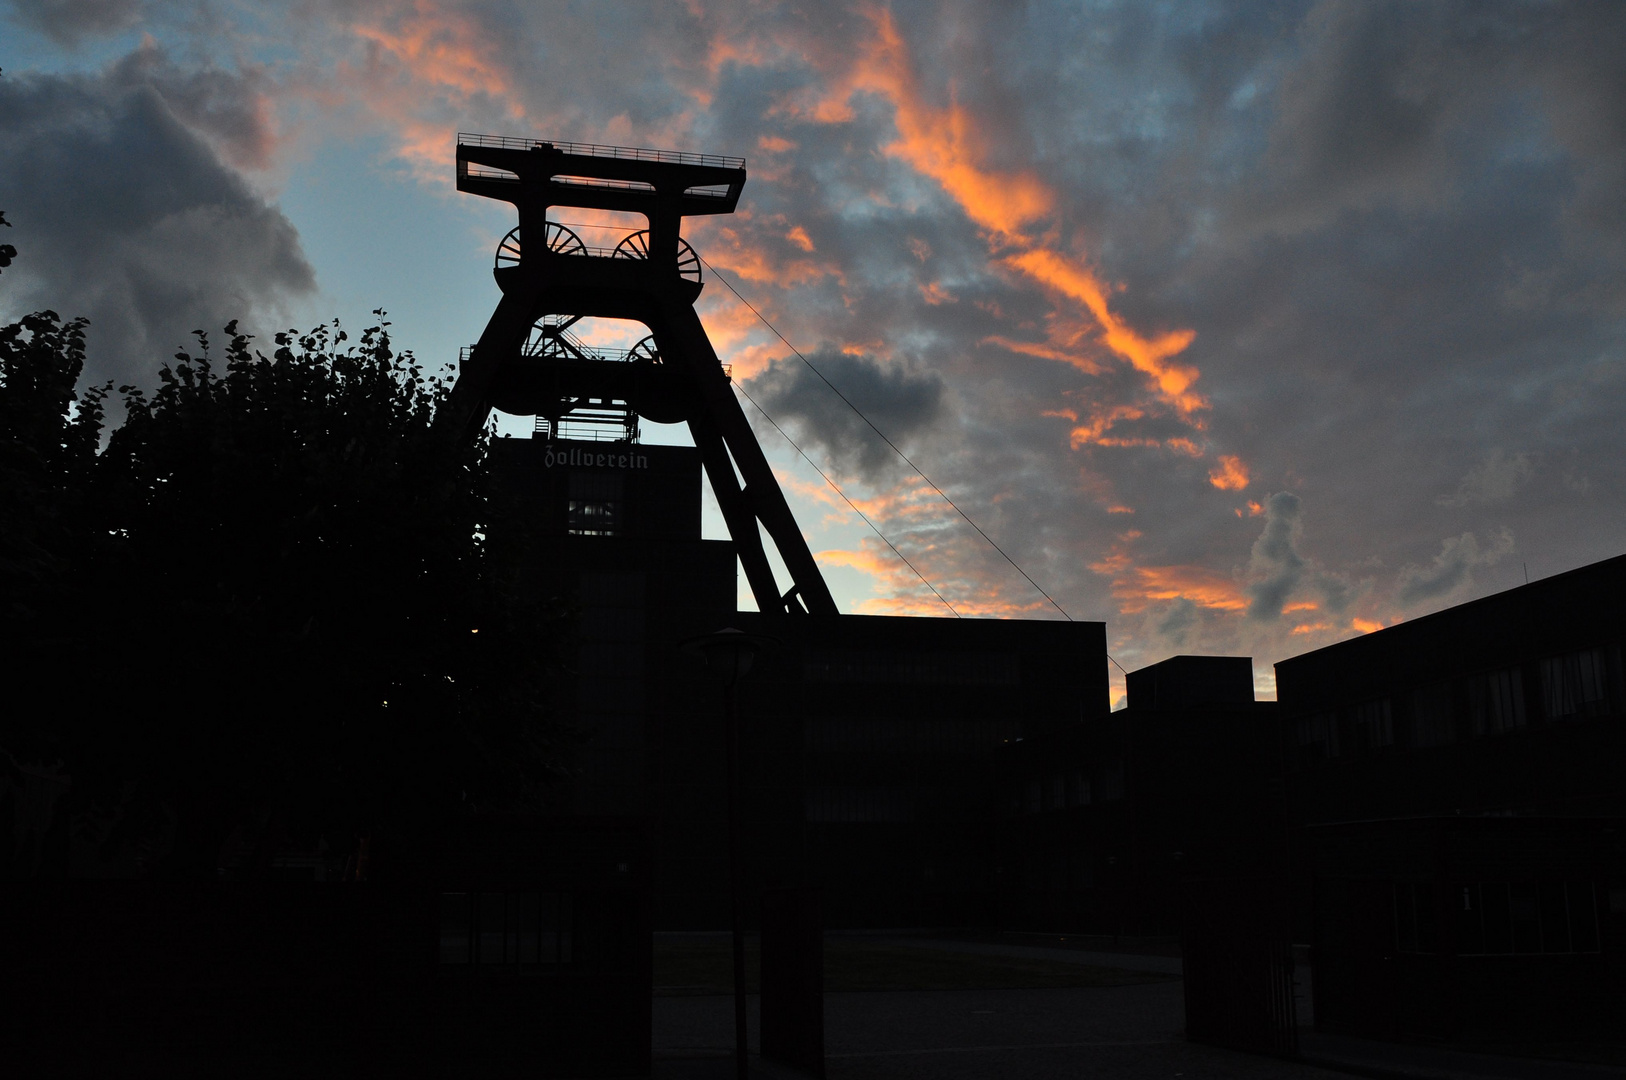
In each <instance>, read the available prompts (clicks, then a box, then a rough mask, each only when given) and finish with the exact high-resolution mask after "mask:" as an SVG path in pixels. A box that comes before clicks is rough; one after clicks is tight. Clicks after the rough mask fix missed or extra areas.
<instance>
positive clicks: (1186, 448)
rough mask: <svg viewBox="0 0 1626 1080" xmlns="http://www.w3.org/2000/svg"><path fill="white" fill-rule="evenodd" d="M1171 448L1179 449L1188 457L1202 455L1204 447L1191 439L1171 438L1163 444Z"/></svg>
mask: <svg viewBox="0 0 1626 1080" xmlns="http://www.w3.org/2000/svg"><path fill="white" fill-rule="evenodd" d="M1163 445H1164V446H1166V447H1168V448H1169V449H1170V450H1175V451H1178V452H1179V453H1182V454H1184V455H1186V456H1187V457H1202V456H1203V449H1202V447H1200V446H1198V445H1197V444H1196V443H1194V442H1192V441H1191V440H1190V439H1170V440H1168V441H1167V442H1165V443H1164V444H1163Z"/></svg>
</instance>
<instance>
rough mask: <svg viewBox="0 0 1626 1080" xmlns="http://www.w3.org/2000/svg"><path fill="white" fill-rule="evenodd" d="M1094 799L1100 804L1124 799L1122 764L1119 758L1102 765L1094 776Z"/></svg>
mask: <svg viewBox="0 0 1626 1080" xmlns="http://www.w3.org/2000/svg"><path fill="white" fill-rule="evenodd" d="M1095 797H1096V798H1097V799H1099V800H1100V801H1101V802H1111V801H1113V800H1114V799H1121V798H1123V797H1124V763H1123V760H1122V759H1121V758H1113V759H1112V760H1111V761H1107V762H1103V763H1102V765H1101V768H1100V769H1099V770H1098V771H1097V772H1096V774H1095Z"/></svg>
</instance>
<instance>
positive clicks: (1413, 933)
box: [1395, 881, 1598, 956]
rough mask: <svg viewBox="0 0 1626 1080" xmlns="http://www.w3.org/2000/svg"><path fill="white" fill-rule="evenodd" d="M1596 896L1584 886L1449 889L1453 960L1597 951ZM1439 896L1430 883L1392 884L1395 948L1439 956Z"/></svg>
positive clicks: (1499, 884) (1491, 884)
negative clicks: (1393, 888)
mask: <svg viewBox="0 0 1626 1080" xmlns="http://www.w3.org/2000/svg"><path fill="white" fill-rule="evenodd" d="M1597 895H1598V890H1597V887H1596V886H1595V885H1594V884H1593V883H1592V882H1590V881H1540V882H1537V881H1486V882H1470V883H1467V884H1462V885H1453V886H1450V901H1451V903H1450V907H1451V911H1452V915H1451V918H1452V919H1454V921H1455V923H1456V927H1455V929H1456V938H1455V946H1456V948H1455V951H1456V952H1457V954H1458V955H1464V956H1472V955H1510V954H1515V953H1590V952H1597V951H1598V903H1597ZM1438 899H1439V893H1438V891H1437V889H1436V886H1435V885H1434V884H1433V883H1431V882H1407V881H1403V882H1397V883H1396V884H1395V947H1396V949H1398V950H1399V951H1400V952H1407V953H1437V952H1441V951H1442V942H1441V933H1440V929H1441V928H1440V925H1439V920H1438V919H1437V917H1436V915H1437V912H1438V911H1439V905H1438Z"/></svg>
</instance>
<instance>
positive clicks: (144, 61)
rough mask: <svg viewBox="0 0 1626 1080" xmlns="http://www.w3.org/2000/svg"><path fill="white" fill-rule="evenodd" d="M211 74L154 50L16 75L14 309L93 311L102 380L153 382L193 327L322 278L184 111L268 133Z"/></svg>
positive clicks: (3, 173)
mask: <svg viewBox="0 0 1626 1080" xmlns="http://www.w3.org/2000/svg"><path fill="white" fill-rule="evenodd" d="M199 79H200V76H198V75H196V74H191V75H189V74H186V73H182V72H179V71H177V70H175V69H173V68H171V67H169V66H168V65H166V64H165V63H164V62H163V61H162V58H161V57H159V56H156V55H153V54H150V53H147V54H138V55H136V56H132V57H128V58H126V59H125V60H124V61H122V62H120V63H118V64H115V65H114V66H112V67H111V68H109V69H107V70H105V71H103V72H101V73H99V74H94V75H76V76H56V75H38V74H36V75H23V76H19V77H16V78H13V77H11V76H10V75H9V74H8V75H7V77H6V78H5V79H3V80H0V191H4V192H5V193H6V203H7V205H6V210H7V213H8V216H9V217H10V218H11V220H12V221H13V223H14V224H15V226H16V228H15V230H14V231H15V233H16V241H15V242H16V244H17V247H18V248H19V250H20V252H21V255H20V256H19V258H18V261H17V267H16V269H17V275H16V278H15V279H13V278H12V276H11V275H10V274H8V275H7V282H6V291H5V292H4V293H3V294H0V306H3V308H4V310H5V312H6V314H7V315H8V316H12V317H14V316H16V315H17V314H19V313H21V312H22V311H25V310H32V309H37V308H45V307H49V308H52V309H54V310H56V311H58V312H60V313H62V314H63V315H64V316H76V315H85V316H88V317H89V318H90V320H91V328H90V332H89V342H88V343H89V356H90V359H89V371H88V372H87V375H88V376H89V377H90V378H93V379H106V378H112V379H115V380H117V381H125V380H128V381H132V382H137V383H142V384H145V383H148V382H150V381H151V380H150V375H151V373H152V372H153V371H154V370H155V369H156V368H157V367H158V365H159V364H161V363H163V362H164V361H165V360H167V358H168V357H169V355H170V354H171V353H172V352H173V351H174V350H175V348H176V347H177V346H180V345H184V344H186V343H187V342H188V340H189V338H188V335H189V333H190V332H191V331H192V330H194V329H218V328H219V327H220V326H221V325H223V324H224V323H225V322H226V321H228V320H230V319H234V318H240V319H243V320H245V322H247V323H250V324H252V323H253V322H255V321H257V320H258V319H259V318H260V317H262V316H264V317H269V316H272V315H275V314H277V312H278V308H279V305H280V304H281V303H283V302H284V301H287V300H289V299H291V298H294V297H297V296H299V295H301V294H304V293H308V292H309V291H311V290H312V289H313V288H314V284H315V283H314V277H313V273H312V271H311V268H310V266H309V265H308V264H307V263H306V261H305V258H304V255H303V254H302V252H301V250H300V244H299V237H298V234H297V232H296V231H295V229H294V227H293V225H292V224H291V223H290V222H289V221H288V219H287V218H285V217H284V216H283V215H282V213H281V212H280V211H278V210H277V209H276V208H274V207H272V206H270V205H268V204H267V203H266V201H265V200H264V199H263V198H261V197H260V196H259V195H257V194H256V193H255V192H254V191H253V190H252V189H251V188H250V187H249V185H248V184H247V183H246V182H245V181H244V180H243V178H242V177H241V176H239V175H238V174H237V173H236V172H235V171H233V170H232V169H231V168H230V167H228V166H227V165H226V164H224V163H223V162H222V161H221V160H220V157H219V156H218V155H217V154H216V152H215V151H214V149H213V148H212V147H211V146H210V144H209V142H207V141H206V140H205V138H204V137H203V136H202V135H200V134H199V133H198V132H197V131H195V130H193V128H192V127H190V126H189V125H188V123H186V122H184V120H183V117H184V118H187V119H191V120H194V121H196V122H198V123H199V124H200V125H204V126H205V127H206V129H207V130H209V132H210V134H212V135H214V136H215V137H216V138H218V139H219V140H220V141H221V142H222V143H223V144H225V145H227V146H233V147H236V148H238V149H239V150H241V151H242V152H243V153H244V154H245V155H246V156H250V157H252V148H253V147H254V146H255V145H257V144H259V143H260V142H261V141H262V140H261V138H260V136H259V135H258V134H256V133H255V132H254V131H253V130H251V129H252V124H250V123H249V122H248V121H247V120H246V119H245V117H246V116H247V115H248V114H249V113H251V112H252V108H251V107H249V106H247V105H241V106H239V105H234V104H232V103H231V99H232V90H231V87H230V85H229V83H228V82H227V81H226V80H224V79H222V78H216V77H214V76H211V75H210V74H209V73H208V72H205V73H204V74H203V75H202V76H201V79H202V81H201V82H200V81H199ZM240 93H241V94H242V95H244V96H246V95H247V93H248V88H246V87H244V88H240Z"/></svg>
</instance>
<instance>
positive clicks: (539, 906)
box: [440, 892, 572, 965]
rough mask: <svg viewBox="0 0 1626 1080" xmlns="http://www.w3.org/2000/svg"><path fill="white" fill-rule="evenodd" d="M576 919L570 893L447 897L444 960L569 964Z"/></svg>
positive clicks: (442, 900) (443, 919)
mask: <svg viewBox="0 0 1626 1080" xmlns="http://www.w3.org/2000/svg"><path fill="white" fill-rule="evenodd" d="M571 921H572V920H571V903H570V894H569V893H553V892H451V893H442V894H441V896H440V962H441V963H442V964H477V965H491V964H503V965H508V964H531V965H535V964H568V963H570V960H571Z"/></svg>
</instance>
